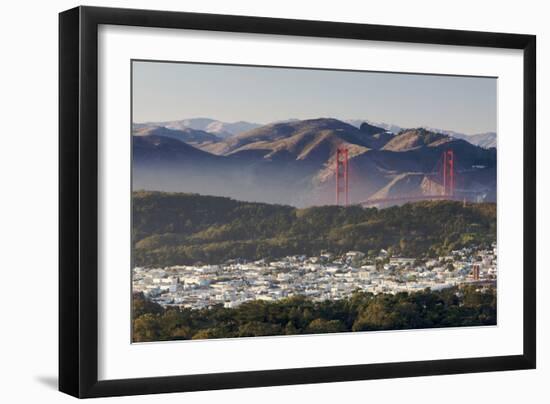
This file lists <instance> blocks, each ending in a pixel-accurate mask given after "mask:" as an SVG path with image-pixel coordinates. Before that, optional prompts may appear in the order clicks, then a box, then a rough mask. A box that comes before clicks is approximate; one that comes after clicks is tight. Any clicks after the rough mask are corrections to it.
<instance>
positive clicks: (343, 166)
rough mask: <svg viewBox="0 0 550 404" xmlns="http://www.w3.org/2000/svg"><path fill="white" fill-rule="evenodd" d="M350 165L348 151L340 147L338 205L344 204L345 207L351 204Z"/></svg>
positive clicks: (338, 152)
mask: <svg viewBox="0 0 550 404" xmlns="http://www.w3.org/2000/svg"><path fill="white" fill-rule="evenodd" d="M348 174H349V163H348V149H347V148H344V147H339V148H338V149H336V167H335V178H336V205H340V202H343V203H344V204H345V206H347V205H348V204H349V194H348V191H349V180H348Z"/></svg>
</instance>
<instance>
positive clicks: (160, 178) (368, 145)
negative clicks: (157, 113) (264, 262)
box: [133, 118, 496, 207]
mask: <svg viewBox="0 0 550 404" xmlns="http://www.w3.org/2000/svg"><path fill="white" fill-rule="evenodd" d="M133 140H134V141H133V148H134V161H133V165H134V173H135V175H134V189H147V190H159V191H171V192H182V191H183V192H198V193H201V194H210V195H220V196H229V197H233V198H235V199H241V200H249V201H261V202H269V203H282V204H289V205H294V206H299V207H300V206H311V205H323V204H331V203H333V202H334V181H335V179H334V178H335V169H334V167H335V163H334V161H335V160H334V159H335V155H336V150H337V149H338V148H342V147H343V148H346V149H347V150H348V153H349V154H348V158H349V169H350V178H349V184H350V189H351V191H350V198H351V200H352V202H353V201H364V200H367V199H369V198H373V197H374V196H375V195H392V196H395V195H411V196H412V195H414V196H418V195H424V194H429V193H430V192H432V191H430V190H433V189H437V184H436V182H437V181H436V180H435V179H434V178H433V177H434V175H435V174H434V173H435V172H436V171H437V170H438V168H437V167H438V164H439V165H440V164H441V156H442V154H443V151H445V150H449V149H451V150H454V151H455V156H456V159H455V162H454V166H455V170H456V171H457V173H458V172H460V173H461V174H460V176H459V179H460V181H461V182H460V184H458V186H457V189H463V191H462V192H470V194H468V193H466V194H464V195H466V196H468V197H469V198H471V194H472V193H475V195H477V196H476V198H481V199H480V200H482V201H493V200H496V149H494V148H492V149H485V148H482V147H479V146H475V145H472V144H471V143H469V142H467V141H465V140H462V139H459V138H457V137H453V136H449V135H446V134H443V133H436V132H433V131H430V130H428V129H425V128H416V129H406V130H402V131H400V132H399V133H397V134H394V133H392V132H389V131H387V130H386V129H384V128H382V127H379V126H375V125H373V124H369V123H363V124H361V125H360V126H359V128H357V127H355V126H353V125H351V124H348V123H346V122H343V121H340V120H337V119H334V118H317V119H308V120H301V121H300V120H290V121H285V122H278V123H273V124H268V125H263V126H261V127H256V128H254V129H251V130H248V131H245V132H243V133H240V134H237V135H233V136H231V137H228V138H225V139H222V138H220V137H218V136H216V135H214V134H212V133H209V132H206V131H203V130H199V129H197V130H195V129H190V128H187V127H184V128H183V129H169V128H166V127H147V126H139V125H136V126H135V127H134V136H133ZM439 167H440V166H439ZM439 192H440V191H439Z"/></svg>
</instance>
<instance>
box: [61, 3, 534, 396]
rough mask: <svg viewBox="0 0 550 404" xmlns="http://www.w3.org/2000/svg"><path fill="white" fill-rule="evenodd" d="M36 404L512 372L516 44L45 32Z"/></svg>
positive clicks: (208, 26) (522, 349)
mask: <svg viewBox="0 0 550 404" xmlns="http://www.w3.org/2000/svg"><path fill="white" fill-rule="evenodd" d="M59 24H60V25H59V27H60V31H59V32H60V35H59V41H60V42H59V44H60V45H59V46H60V50H59V55H60V56H59V57H60V59H59V82H60V87H59V97H60V104H59V110H60V118H59V124H60V129H59V136H60V255H59V257H60V268H59V291H60V292H59V293H60V295H59V299H60V303H59V306H60V322H59V344H60V350H59V351H60V354H59V387H60V390H61V391H63V392H65V393H68V394H70V395H73V396H76V397H101V396H115V395H132V394H148V393H163V392H183V391H195V390H208V389H226V388H239V387H257V386H272V385H286V384H299V383H322V382H334V381H346V380H362V379H378V378H395V377H410V376H426V375H441V374H457V373H467V372H487V371H499V370H513V369H533V368H535V363H536V361H535V358H536V355H535V352H536V341H535V334H536V330H535V317H536V315H535V301H536V287H535V285H536V282H535V118H536V117H535V99H536V96H535V90H536V88H535V65H536V64H535V48H536V46H535V43H536V42H535V37H534V36H532V35H520V34H504V33H488V32H470V31H454V30H441V29H424V28H410V27H395V26H379V25H365V24H350V23H339V22H321V21H307V20H285V19H273V18H260V17H245V16H227V15H212V14H196V13H180V12H164V11H145V10H125V9H107V8H93V7H78V8H75V9H71V10H68V11H65V12H63V13H61V14H60V18H59Z"/></svg>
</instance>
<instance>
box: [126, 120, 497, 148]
mask: <svg viewBox="0 0 550 404" xmlns="http://www.w3.org/2000/svg"><path fill="white" fill-rule="evenodd" d="M296 121H298V122H300V121H302V120H300V119H288V120H284V121H275V122H272V123H271V124H267V125H274V124H279V123H291V122H296ZM341 121H342V122H345V123H347V124H349V125H352V126H354V127H356V128H360V126H361V125H362V124H365V123H366V124H368V125H370V126H374V127H378V128H381V129H384V130H385V131H388V132H391V133H394V134H397V133H399V132H401V131H403V130H405V129H406V128H403V127H401V126H399V125H395V124H392V123H385V122H376V121H372V120H369V119H344V120H341ZM262 126H266V125H263V124H259V123H255V122H248V121H237V122H224V121H220V120H217V119H212V118H189V119H179V120H173V121H159V122H144V123H134V124H133V128H134V129H142V128H150V127H166V128H168V129H176V130H184V129H186V128H189V129H194V130H201V131H204V132H207V133H212V134H214V135H216V136H217V137H219V138H221V139H227V138H230V137H232V136H235V135H240V134H242V133H245V132H247V131H250V130H253V129H256V128H260V127H262ZM425 129H427V130H430V131H432V132H436V133H443V134H445V135H449V136H452V137H455V138H458V139H463V140H466V141H467V142H469V143H471V144H473V145H475V146H480V147H484V148H487V149H488V148H491V147H496V137H497V135H496V133H495V132H484V133H478V134H473V135H468V134H465V133H460V132H456V131H452V130H448V129H440V128H432V127H425Z"/></svg>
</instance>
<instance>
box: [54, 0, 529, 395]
mask: <svg viewBox="0 0 550 404" xmlns="http://www.w3.org/2000/svg"><path fill="white" fill-rule="evenodd" d="M100 24H112V25H126V26H140V27H159V28H180V29H194V30H206V31H223V32H241V33H259V34H276V35H291V36H308V37H323V38H344V39H358V40H371V41H372V40H375V41H390V42H405V43H425V44H439V45H449V46H453V45H463V46H476V47H486V48H510V49H520V50H523V60H524V65H523V66H524V77H523V83H524V89H523V119H524V122H523V142H524V144H523V145H524V156H523V170H524V177H523V178H524V189H523V198H524V199H523V200H524V211H523V218H524V229H523V230H524V238H523V242H524V244H523V251H524V261H523V354H521V355H513V356H496V357H482V358H469V359H446V360H429V361H415V362H400V363H380V364H364V365H350V366H331V367H313V368H298V369H281V370H262V371H250V372H235V373H218V374H193V375H182V376H170V377H151V378H139V379H123V380H107V381H99V380H98V376H97V374H98V373H97V372H98V323H97V319H98V283H97V279H98V269H97V265H98V228H97V226H98V139H97V130H98V122H97V119H98V87H97V85H98V66H97V62H98V54H97V52H98V26H99V25H100ZM535 106H536V37H535V36H534V35H519V34H505V33H489V32H472V31H458V30H443V29H425V28H410V27H397V26H382V25H367V24H351V23H340V22H323V21H309V20H289V19H279V18H263V17H245V16H230V15H214V14H197V13H184V12H167V11H150V10H131V9H112V8H96V7H77V8H73V9H71V10H68V11H64V12H62V13H60V15H59V156H60V157H59V217H60V221H59V234H60V236H59V390H60V391H62V392H65V393H67V394H70V395H72V396H75V397H80V398H85V397H104V396H120V395H134V394H150V393H168V392H183V391H197V390H214V389H227V388H243V387H260V386H275V385H292V384H301V383H324V382H337V381H351V380H363V379H382V378H397V377H411V376H427V375H442V374H459V373H470V372H489V371H501V370H514V369H534V368H535V366H536V258H535V257H536V247H535V246H536V240H535V237H536V233H535V225H536V222H535V211H536V209H535V203H536V202H535V199H536V198H535V197H536V189H535V183H536V180H535V178H536V177H535V174H536V173H535V165H536V164H535V143H536V140H535V121H536V108H535Z"/></svg>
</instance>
